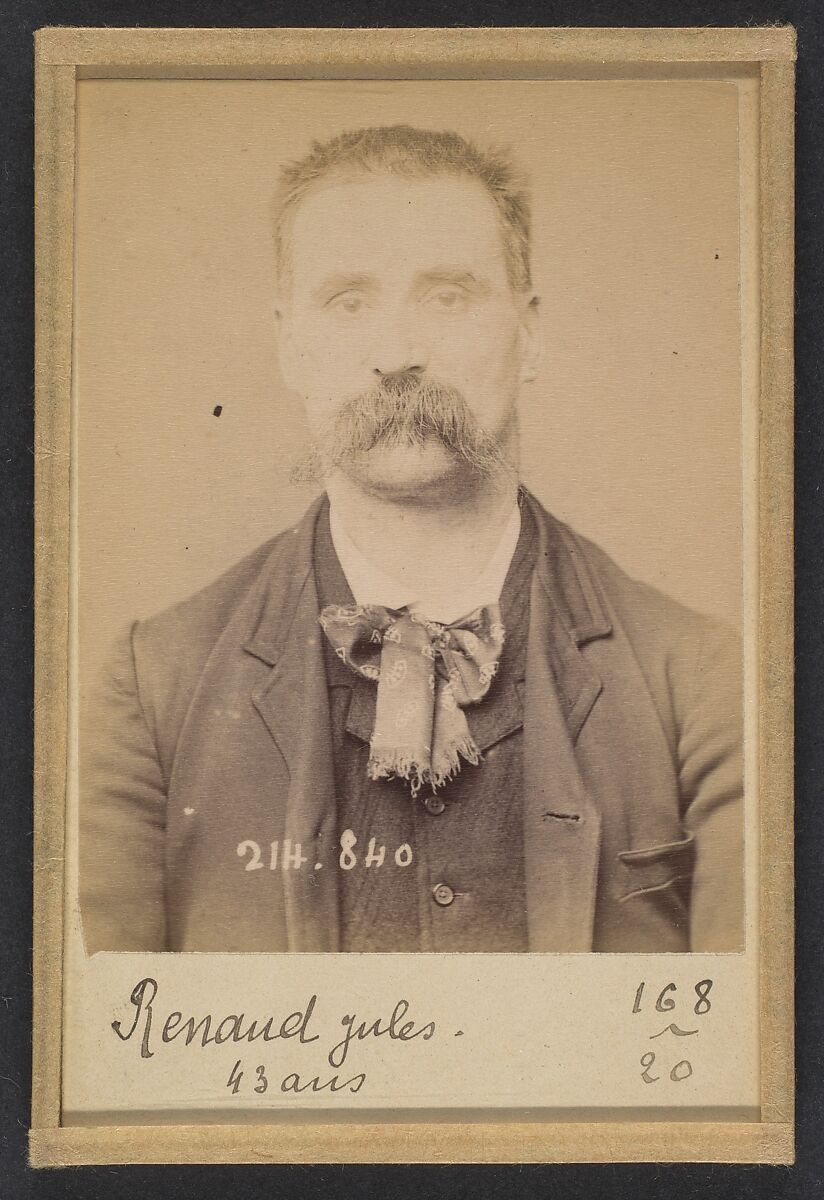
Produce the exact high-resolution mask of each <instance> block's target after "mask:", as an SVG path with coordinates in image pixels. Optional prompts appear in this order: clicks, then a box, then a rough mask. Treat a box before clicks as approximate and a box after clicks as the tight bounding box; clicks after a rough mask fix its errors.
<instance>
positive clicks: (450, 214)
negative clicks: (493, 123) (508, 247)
mask: <svg viewBox="0 0 824 1200" xmlns="http://www.w3.org/2000/svg"><path fill="white" fill-rule="evenodd" d="M288 253H289V259H290V263H289V265H290V285H289V286H288V288H287V289H286V295H285V296H284V297H283V298H282V300H281V302H280V304H279V309H278V312H279V326H280V345H281V362H282V369H283V372H284V376H285V378H286V382H287V384H288V385H289V386H290V387H292V388H293V389H294V390H295V391H297V392H298V393H299V394H300V395H301V396H302V398H303V400H304V403H305V406H306V413H307V418H308V421H309V425H310V428H311V429H312V432H313V434H314V435H315V436H316V437H318V438H321V437H324V436H326V437H328V433H329V430H330V429H332V428H333V427H334V422H335V419H336V417H337V416H338V414H339V413H340V411H341V409H342V408H344V407H345V405H346V402H347V401H348V400H351V399H352V398H353V397H355V396H358V395H362V394H363V393H364V392H368V391H371V390H373V389H374V388H375V387H376V385H379V384H381V382H382V381H386V382H388V384H389V385H391V384H392V383H393V382H397V380H398V378H399V377H401V376H406V377H412V378H418V379H420V380H421V381H422V382H424V383H427V382H431V383H434V384H440V385H446V386H447V387H448V388H452V389H455V390H456V391H457V392H458V393H459V394H460V395H461V396H462V397H463V399H464V401H465V402H466V405H467V406H468V408H469V410H470V412H471V414H472V416H473V417H474V418H475V421H476V422H477V424H478V425H479V426H480V428H481V430H483V431H484V432H485V433H486V434H488V435H490V436H491V437H492V438H493V439H494V440H495V441H496V442H499V443H501V444H506V443H507V442H508V441H510V442H511V441H514V429H515V405H516V401H517V398H518V392H519V389H520V385H521V383H523V382H524V381H526V380H529V379H531V378H534V374H535V370H536V366H537V359H538V344H537V341H538V338H537V329H536V325H537V322H536V310H535V306H534V304H530V299H531V297H530V295H526V296H524V295H519V294H517V293H516V292H514V291H513V289H512V287H511V285H510V282H509V278H508V275H507V265H506V258H505V253H504V244H503V238H502V234H501V229H500V225H499V221H498V215H497V210H496V207H495V205H494V202H493V201H492V199H491V198H490V196H489V195H488V193H487V192H486V190H485V189H484V187H483V186H482V185H481V184H480V183H478V182H477V181H475V180H473V179H469V178H467V177H461V176H442V175H441V176H434V177H431V178H425V179H412V180H410V179H398V178H395V177H393V176H391V175H388V174H387V175H373V176H366V175H365V176H363V177H358V178H357V179H355V180H346V181H344V180H330V181H329V182H328V183H326V184H325V185H324V186H322V187H319V188H318V189H317V190H314V191H311V192H310V193H309V194H308V195H307V196H306V197H305V198H304V199H303V200H302V201H301V202H300V204H299V205H298V207H297V210H296V212H295V215H294V219H293V225H292V230H291V237H290V240H289V249H288ZM339 465H340V466H341V469H343V470H344V471H345V472H346V473H347V474H348V475H349V476H350V477H351V478H352V479H353V480H354V481H355V482H356V483H357V484H359V485H360V486H361V487H362V488H364V489H365V490H367V491H370V492H373V493H375V494H383V495H386V496H396V497H401V496H409V497H418V498H419V499H421V500H424V499H426V498H427V497H432V498H434V497H435V496H436V495H437V494H438V493H439V492H441V491H442V490H443V489H444V488H446V489H447V490H449V489H452V490H454V489H455V488H460V486H461V479H462V478H463V477H464V475H465V464H461V462H460V461H459V459H458V457H457V456H456V455H455V454H454V452H453V451H452V450H451V449H448V448H447V446H445V445H444V442H443V441H442V440H441V439H440V438H439V437H437V436H427V437H426V438H425V439H424V440H423V441H421V440H420V439H417V440H415V441H412V440H410V439H400V440H399V439H397V438H386V439H380V440H378V441H377V442H376V444H375V445H373V446H371V448H369V449H368V451H367V452H365V453H363V454H359V455H357V456H354V457H352V458H351V460H347V461H344V462H342V463H340V464H339Z"/></svg>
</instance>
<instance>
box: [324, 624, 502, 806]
mask: <svg viewBox="0 0 824 1200" xmlns="http://www.w3.org/2000/svg"><path fill="white" fill-rule="evenodd" d="M320 623H321V626H322V627H323V631H324V633H325V634H326V636H327V638H328V639H329V641H330V643H331V644H332V647H333V649H334V651H335V653H336V654H337V656H338V658H340V659H341V661H342V662H344V663H345V664H346V665H347V666H348V667H350V668H351V669H352V670H353V671H357V673H358V674H359V675H363V676H364V677H365V678H366V679H371V680H373V681H374V682H376V683H377V685H378V696H377V704H376V708H375V727H374V729H373V731H372V738H371V740H370V755H369V766H368V772H369V776H370V778H371V779H391V778H394V777H395V776H398V777H400V778H402V779H406V780H408V781H409V784H410V786H411V789H412V795H413V796H414V795H416V794H417V792H418V791H419V790H420V788H421V786H422V785H423V784H424V783H428V784H430V785H431V787H432V788H433V790H434V789H435V788H437V787H442V786H443V784H445V783H446V782H447V780H448V779H450V778H451V777H452V776H453V775H455V774H457V772H458V771H459V770H460V767H461V764H460V759H461V758H464V759H466V761H467V762H470V763H473V764H477V763H478V762H479V761H480V753H479V751H478V748H477V746H476V745H475V742H474V740H473V738H472V734H471V733H470V731H469V726H468V724H467V721H466V716H465V715H464V713H463V709H464V708H465V706H466V705H467V704H477V703H478V701H480V700H482V699H483V697H484V696H485V695H486V693H487V692H488V690H489V685H490V684H491V682H492V680H493V678H494V676H495V672H496V671H497V669H498V660H499V659H500V655H501V648H502V646H503V642H504V627H503V623H502V621H501V610H500V607H499V605H497V604H491V605H488V606H487V607H485V608H478V609H476V610H475V611H474V612H472V613H470V614H469V616H467V617H463V618H462V619H461V620H460V621H455V622H453V623H452V624H451V625H441V624H439V623H438V622H436V621H427V620H425V619H424V618H423V617H419V616H414V615H413V614H412V613H410V612H409V611H408V610H407V609H399V610H398V609H391V608H382V607H380V606H379V605H352V606H350V607H342V606H340V605H337V604H330V605H327V607H326V608H324V609H323V611H322V613H321V614H320Z"/></svg>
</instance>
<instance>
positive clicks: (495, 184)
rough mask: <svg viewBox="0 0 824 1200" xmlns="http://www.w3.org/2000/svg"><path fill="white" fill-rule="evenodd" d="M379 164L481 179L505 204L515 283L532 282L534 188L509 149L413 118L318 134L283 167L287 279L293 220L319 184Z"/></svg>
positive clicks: (279, 229) (501, 212)
mask: <svg viewBox="0 0 824 1200" xmlns="http://www.w3.org/2000/svg"><path fill="white" fill-rule="evenodd" d="M379 172H386V173H389V174H393V175H399V176H402V177H405V178H408V179H420V178H427V177H429V176H433V175H463V176H466V177H468V178H470V179H477V180H478V182H479V183H480V184H482V185H483V187H484V188H485V189H486V191H487V193H488V194H489V196H490V198H491V199H492V201H493V202H494V204H495V207H496V209H497V211H498V218H499V222H500V226H501V234H502V237H503V243H504V252H505V256H506V267H507V275H508V277H509V282H510V285H511V286H512V287H513V289H514V290H515V291H527V290H528V289H529V287H530V286H531V271H530V261H529V246H530V206H529V195H528V192H527V189H526V186H525V184H524V182H523V181H522V179H521V178H520V177H519V175H518V172H517V171H516V168H515V166H514V164H513V162H512V160H511V158H510V157H509V155H508V154H507V153H506V152H505V151H503V150H500V149H484V150H482V149H480V148H479V147H478V146H477V145H475V144H474V143H473V142H471V141H469V140H468V139H467V138H464V137H462V136H461V135H460V134H458V133H453V132H451V131H449V130H434V129H416V128H414V127H413V126H412V125H378V126H373V127H371V128H366V129H353V130H348V131H347V132H345V133H341V134H338V136H337V137H334V138H331V139H330V140H329V141H326V142H318V141H316V142H313V144H312V149H311V150H310V152H309V153H308V154H307V155H306V156H305V157H304V158H301V159H298V160H296V161H294V162H291V163H287V164H286V165H285V166H284V167H283V169H282V171H281V176H280V183H279V186H278V190H277V192H276V195H275V264H276V268H277V274H278V279H279V280H281V281H283V280H285V279H286V278H288V275H289V263H288V249H289V246H288V243H289V228H290V224H291V221H292V219H293V216H294V212H295V210H296V208H297V206H298V205H299V203H300V201H301V200H302V199H303V197H304V196H306V195H307V193H308V192H310V191H311V190H312V188H313V187H314V186H315V184H317V183H319V182H320V181H322V180H324V179H327V178H334V177H336V176H338V177H341V178H344V179H350V178H351V177H352V176H353V175H354V176H357V175H359V174H371V173H379Z"/></svg>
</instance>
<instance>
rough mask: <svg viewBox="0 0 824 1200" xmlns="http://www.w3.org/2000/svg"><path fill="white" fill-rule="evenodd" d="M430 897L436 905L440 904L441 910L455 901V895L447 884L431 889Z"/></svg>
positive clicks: (440, 884)
mask: <svg viewBox="0 0 824 1200" xmlns="http://www.w3.org/2000/svg"><path fill="white" fill-rule="evenodd" d="M432 895H433V897H434V899H435V903H436V904H440V906H441V908H446V907H447V906H448V905H450V904H451V903H452V901H453V900H454V899H455V893H454V892H453V891H452V888H451V887H450V886H449V884H448V883H439V884H437V885H436V886H435V887H433V889H432Z"/></svg>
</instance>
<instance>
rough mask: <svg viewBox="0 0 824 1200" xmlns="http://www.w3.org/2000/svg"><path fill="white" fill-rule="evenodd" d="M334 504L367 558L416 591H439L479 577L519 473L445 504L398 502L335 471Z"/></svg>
mask: <svg viewBox="0 0 824 1200" xmlns="http://www.w3.org/2000/svg"><path fill="white" fill-rule="evenodd" d="M327 491H328V493H329V499H330V503H331V504H332V505H333V506H334V508H335V512H336V514H337V516H338V518H339V520H340V522H341V524H342V525H343V527H344V528H345V530H346V532H347V533H348V535H349V537H350V538H351V539H352V541H353V542H354V543H355V545H356V546H357V547H358V549H359V550H360V552H361V553H362V554H363V555H364V557H365V558H367V559H369V560H370V561H372V562H374V563H376V564H377V565H379V566H380V567H381V569H382V570H383V571H384V572H385V573H386V574H387V575H390V576H391V577H392V578H394V579H397V580H398V582H399V583H404V584H412V583H414V590H415V592H416V593H417V592H420V594H422V595H426V596H430V597H432V596H438V595H439V593H440V591H441V589H443V590H444V592H445V593H446V594H448V593H449V591H450V589H452V588H454V585H455V580H456V579H460V580H462V581H464V582H470V581H472V580H473V579H475V578H477V577H478V576H480V575H481V573H482V572H483V570H484V568H485V567H486V565H487V563H488V562H489V560H490V558H491V557H492V555H493V553H494V552H495V549H496V548H497V545H498V543H499V541H500V539H501V536H502V534H503V531H504V528H505V526H506V522H507V520H508V519H509V517H510V515H511V513H512V508H513V505H514V504H515V503H516V501H517V492H518V485H517V477H516V476H515V475H513V476H512V477H511V479H508V480H507V481H506V483H505V484H504V483H502V481H501V480H500V479H493V480H484V481H482V482H481V481H479V483H478V485H477V487H476V488H475V489H474V490H471V491H469V492H464V493H462V494H461V495H460V496H455V497H450V499H449V501H448V502H447V503H444V504H443V505H440V506H437V507H434V506H423V505H419V504H413V503H410V502H409V501H408V500H403V501H394V500H391V499H387V498H386V497H382V496H381V497H376V496H374V495H372V494H371V493H367V492H364V491H362V490H361V489H359V488H358V487H357V485H356V484H355V483H353V482H352V480H350V479H349V478H347V477H346V476H344V475H342V474H340V473H339V472H336V473H335V474H334V475H333V476H331V477H330V478H329V479H328V480H327Z"/></svg>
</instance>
